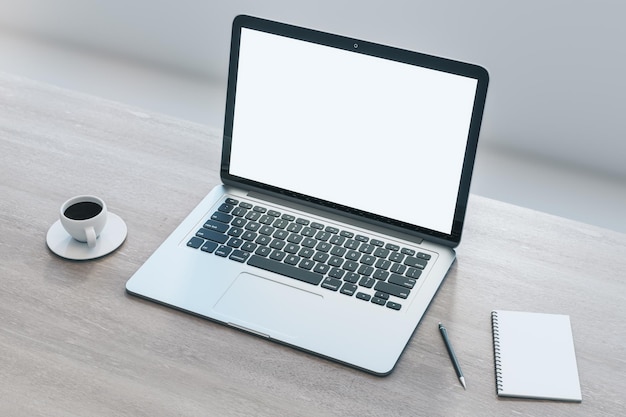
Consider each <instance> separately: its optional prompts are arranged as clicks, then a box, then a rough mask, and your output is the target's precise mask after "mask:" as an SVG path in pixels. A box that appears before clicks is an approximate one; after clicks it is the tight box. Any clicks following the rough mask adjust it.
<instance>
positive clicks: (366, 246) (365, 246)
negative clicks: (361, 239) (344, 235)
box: [359, 243, 375, 255]
mask: <svg viewBox="0 0 626 417" xmlns="http://www.w3.org/2000/svg"><path fill="white" fill-rule="evenodd" d="M374 248H375V246H374V245H371V244H369V243H363V244H362V245H361V246H360V247H359V252H362V253H367V254H368V255H369V254H371V253H372V252H374Z"/></svg>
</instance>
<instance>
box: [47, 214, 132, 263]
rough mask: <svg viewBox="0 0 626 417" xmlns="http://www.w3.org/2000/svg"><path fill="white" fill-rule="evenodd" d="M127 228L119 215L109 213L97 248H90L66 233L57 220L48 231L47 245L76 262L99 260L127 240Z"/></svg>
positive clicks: (97, 241) (61, 255) (63, 256)
mask: <svg viewBox="0 0 626 417" xmlns="http://www.w3.org/2000/svg"><path fill="white" fill-rule="evenodd" d="M126 234H127V228H126V223H124V220H122V218H121V217H120V216H118V215H117V214H113V213H111V212H108V213H107V223H106V225H105V226H104V229H102V232H101V233H100V236H99V237H98V239H97V240H96V246H95V247H93V248H90V247H89V246H87V244H86V243H83V242H79V241H78V240H76V239H74V238H73V237H71V236H70V235H69V233H67V232H66V231H65V229H64V228H63V225H62V224H61V220H57V221H56V222H55V223H54V224H53V225H52V226H51V227H50V229H49V230H48V235H47V236H46V243H47V244H48V248H50V250H51V251H52V252H54V253H56V254H57V255H59V256H60V257H62V258H66V259H72V260H76V261H85V260H88V259H95V258H99V257H101V256H104V255H108V254H109V253H111V252H113V251H114V250H115V249H117V248H119V247H120V245H121V244H122V243H123V242H124V240H126Z"/></svg>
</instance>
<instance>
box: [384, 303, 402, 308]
mask: <svg viewBox="0 0 626 417" xmlns="http://www.w3.org/2000/svg"><path fill="white" fill-rule="evenodd" d="M386 306H387V307H389V308H390V309H392V310H400V308H402V305H400V304H398V303H394V302H393V301H387V304H386Z"/></svg>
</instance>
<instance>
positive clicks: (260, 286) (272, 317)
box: [213, 272, 323, 340]
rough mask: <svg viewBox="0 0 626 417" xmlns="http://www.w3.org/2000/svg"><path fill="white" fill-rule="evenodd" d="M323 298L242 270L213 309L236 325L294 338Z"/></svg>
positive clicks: (266, 333)
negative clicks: (305, 318)
mask: <svg viewBox="0 0 626 417" xmlns="http://www.w3.org/2000/svg"><path fill="white" fill-rule="evenodd" d="M322 300H323V297H322V296H321V295H319V294H315V293H312V292H308V291H304V290H301V289H299V288H295V287H291V286H289V285H286V284H282V283H280V282H276V281H272V280H270V279H266V278H263V277H260V276H257V275H253V274H249V273H245V272H244V273H242V274H240V275H239V276H238V277H237V279H236V280H235V282H234V283H233V285H231V287H230V288H229V289H228V290H227V291H226V293H225V294H224V295H223V296H222V298H220V300H219V301H218V302H217V304H216V305H215V307H213V310H215V312H217V313H219V314H220V315H221V316H225V317H223V319H222V320H224V321H226V322H228V324H230V325H233V326H235V327H240V328H243V329H244V330H249V331H252V332H253V333H257V334H260V335H263V336H267V337H271V338H277V339H281V340H285V339H294V338H295V337H296V335H297V332H296V329H298V328H300V329H302V324H303V323H302V320H303V316H305V317H306V316H309V315H310V314H312V313H313V312H314V311H315V309H316V308H320V306H319V304H320V303H321V302H322Z"/></svg>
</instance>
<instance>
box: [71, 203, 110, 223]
mask: <svg viewBox="0 0 626 417" xmlns="http://www.w3.org/2000/svg"><path fill="white" fill-rule="evenodd" d="M101 211H102V206H101V205H100V204H98V203H94V202H91V201H81V202H80V203H76V204H72V205H71V206H69V207H68V208H66V209H65V211H64V212H63V214H64V215H65V217H67V218H69V219H72V220H87V219H91V218H92V217H95V216H97V215H98V214H99V213H100V212H101Z"/></svg>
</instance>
